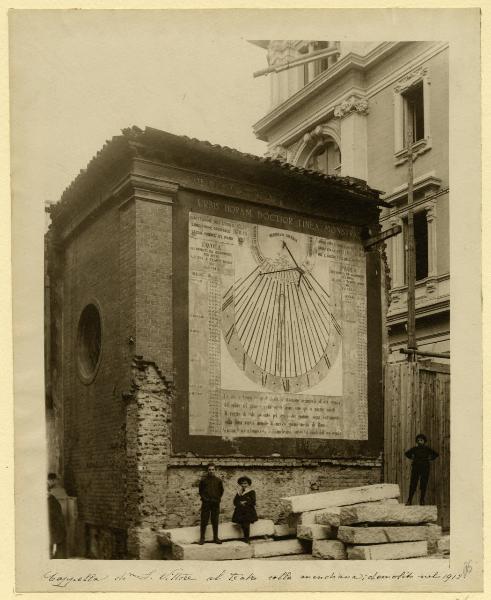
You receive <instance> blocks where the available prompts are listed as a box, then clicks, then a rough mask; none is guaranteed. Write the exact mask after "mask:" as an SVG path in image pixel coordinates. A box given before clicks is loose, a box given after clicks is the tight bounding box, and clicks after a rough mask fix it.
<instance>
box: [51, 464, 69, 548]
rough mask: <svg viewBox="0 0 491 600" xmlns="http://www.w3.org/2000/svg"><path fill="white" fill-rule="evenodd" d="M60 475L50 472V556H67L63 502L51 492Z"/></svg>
mask: <svg viewBox="0 0 491 600" xmlns="http://www.w3.org/2000/svg"><path fill="white" fill-rule="evenodd" d="M57 480H58V477H57V475H56V473H48V524H49V557H50V558H65V557H66V549H65V542H66V526H65V518H64V516H63V511H62V510H61V504H60V503H59V501H58V499H57V498H56V497H55V496H54V495H53V494H52V493H51V490H52V489H53V488H54V487H55V486H56V483H57Z"/></svg>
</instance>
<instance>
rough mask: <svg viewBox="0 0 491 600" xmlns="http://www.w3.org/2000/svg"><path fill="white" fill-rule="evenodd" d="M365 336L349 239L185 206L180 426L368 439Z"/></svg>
mask: <svg viewBox="0 0 491 600" xmlns="http://www.w3.org/2000/svg"><path fill="white" fill-rule="evenodd" d="M346 230H347V231H348V232H349V228H348V227H347V228H346ZM366 343H367V340H366V264H365V256H364V252H363V249H362V247H361V244H360V242H359V241H357V240H356V236H353V235H351V236H350V235H347V236H346V237H343V236H339V235H338V236H336V237H335V238H333V237H331V238H329V237H322V236H318V235H311V234H309V233H299V232H297V231H292V230H290V229H288V230H287V229H280V228H277V227H270V226H266V225H258V224H254V223H248V222H243V221H236V220H232V219H224V218H222V217H215V216H209V215H204V214H198V213H193V212H191V213H189V433H190V434H191V435H209V436H221V437H224V438H235V437H277V438H280V437H281V438H317V439H350V440H365V439H367V398H366V395H367V394H366V381H367V368H366Z"/></svg>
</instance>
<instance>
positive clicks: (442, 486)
mask: <svg viewBox="0 0 491 600" xmlns="http://www.w3.org/2000/svg"><path fill="white" fill-rule="evenodd" d="M384 387H385V411H384V420H385V423H384V430H385V444H384V481H386V482H387V483H398V484H399V486H400V488H401V495H402V498H401V499H402V501H404V502H405V501H406V500H407V495H408V491H409V479H410V472H411V461H410V460H408V459H407V458H406V457H405V456H404V452H405V451H406V450H407V449H408V448H411V447H412V446H414V445H415V437H416V435H417V434H418V433H424V434H425V435H426V436H427V438H428V445H429V446H431V447H432V448H433V449H434V450H436V451H437V452H438V453H439V455H440V456H439V458H437V459H436V460H435V461H434V462H433V463H432V466H431V471H430V479H429V482H428V491H427V493H426V503H427V504H436V505H437V506H438V522H439V524H440V525H441V526H442V528H443V529H444V530H448V529H450V367H449V366H448V365H443V364H438V363H407V362H401V363H394V364H388V365H387V366H386V368H385V382H384ZM418 500H419V489H418V492H417V493H416V495H415V497H414V499H413V502H414V503H415V504H416V503H417V502H418Z"/></svg>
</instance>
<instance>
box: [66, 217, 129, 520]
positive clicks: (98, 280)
mask: <svg viewBox="0 0 491 600" xmlns="http://www.w3.org/2000/svg"><path fill="white" fill-rule="evenodd" d="M117 211H118V209H117V208H112V209H110V210H108V211H106V212H105V213H103V214H101V215H100V216H99V218H98V219H96V220H94V221H93V222H91V223H90V224H89V225H87V226H86V227H85V228H84V229H82V230H80V231H79V232H77V235H76V236H74V237H73V238H72V240H71V241H70V242H68V244H67V246H66V248H65V261H64V267H63V274H62V275H63V280H64V305H63V346H62V352H63V359H64V360H63V400H64V452H65V456H64V483H65V487H66V490H67V492H68V494H69V495H73V496H76V497H77V498H78V507H79V515H80V519H81V521H82V522H84V523H91V524H95V525H97V524H100V525H105V526H107V527H112V528H124V527H125V522H124V478H123V473H124V444H125V438H124V436H125V431H124V405H123V403H122V400H121V380H122V378H121V370H122V367H121V362H120V350H119V348H120V344H119V339H120V338H119V334H120V331H119V327H120V324H119V311H118V310H115V309H114V307H117V306H118V305H119V300H120V278H119V269H118V265H119V261H120V246H119V239H120V236H119V217H118V212H117ZM89 302H96V303H97V304H98V306H99V307H100V311H101V317H102V358H101V362H100V366H99V369H98V372H97V375H96V377H95V379H94V381H93V382H92V383H90V384H85V383H83V382H82V381H81V379H80V378H79V376H78V371H77V364H76V343H77V329H78V323H79V319H80V314H81V312H82V310H83V308H84V307H85V306H86V305H87V304H88V303H89Z"/></svg>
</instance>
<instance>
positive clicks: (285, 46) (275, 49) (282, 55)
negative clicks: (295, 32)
mask: <svg viewBox="0 0 491 600" xmlns="http://www.w3.org/2000/svg"><path fill="white" fill-rule="evenodd" d="M296 54H297V53H296V50H295V46H294V42H293V41H292V40H273V41H271V42H270V44H269V47H268V54H267V56H268V65H269V66H270V67H272V66H275V65H279V64H283V63H286V62H288V61H290V60H293V59H294V58H296Z"/></svg>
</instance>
